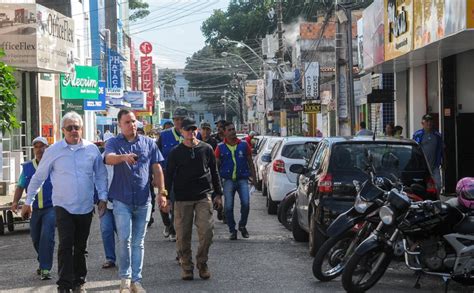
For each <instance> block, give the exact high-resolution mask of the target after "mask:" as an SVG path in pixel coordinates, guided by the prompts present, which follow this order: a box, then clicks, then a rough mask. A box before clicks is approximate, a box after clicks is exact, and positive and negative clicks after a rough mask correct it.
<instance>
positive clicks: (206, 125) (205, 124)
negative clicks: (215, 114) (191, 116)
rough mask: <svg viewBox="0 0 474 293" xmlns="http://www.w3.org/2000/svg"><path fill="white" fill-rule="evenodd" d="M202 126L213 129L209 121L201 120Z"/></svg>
mask: <svg viewBox="0 0 474 293" xmlns="http://www.w3.org/2000/svg"><path fill="white" fill-rule="evenodd" d="M202 128H209V129H212V128H211V124H210V123H209V122H201V129H202Z"/></svg>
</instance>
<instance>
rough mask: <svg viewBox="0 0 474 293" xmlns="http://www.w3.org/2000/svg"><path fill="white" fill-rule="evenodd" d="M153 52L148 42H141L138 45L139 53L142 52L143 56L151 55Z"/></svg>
mask: <svg viewBox="0 0 474 293" xmlns="http://www.w3.org/2000/svg"><path fill="white" fill-rule="evenodd" d="M152 50H153V47H152V46H151V44H150V42H143V43H141V44H140V52H142V53H143V54H145V55H148V54H150V53H151V51H152Z"/></svg>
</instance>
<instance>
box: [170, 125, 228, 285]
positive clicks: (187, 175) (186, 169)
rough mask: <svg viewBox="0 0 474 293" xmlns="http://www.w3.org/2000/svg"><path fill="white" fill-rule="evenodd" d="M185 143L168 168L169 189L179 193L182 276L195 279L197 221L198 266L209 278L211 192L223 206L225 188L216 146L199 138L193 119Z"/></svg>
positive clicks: (185, 130) (203, 276)
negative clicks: (221, 177)
mask: <svg viewBox="0 0 474 293" xmlns="http://www.w3.org/2000/svg"><path fill="white" fill-rule="evenodd" d="M181 133H182V134H183V138H184V140H183V142H182V143H180V144H179V145H178V146H177V147H175V148H174V149H173V150H171V152H170V153H169V157H168V165H167V167H166V176H165V178H166V180H165V181H166V188H167V189H168V190H173V192H174V196H175V207H174V209H175V210H174V212H175V228H176V232H177V242H176V247H177V250H178V255H179V257H180V263H181V278H182V279H183V280H192V279H193V278H194V275H193V270H194V264H193V261H192V251H191V236H192V228H193V220H194V223H195V225H196V227H197V232H198V237H199V247H198V251H197V254H196V265H197V268H198V270H199V276H200V277H201V279H209V278H210V276H211V274H210V272H209V268H208V266H207V260H208V253H209V247H210V246H211V243H212V237H213V228H214V224H213V221H212V208H213V205H212V201H211V194H214V195H215V198H214V204H216V205H222V187H221V183H220V178H219V174H218V171H217V166H216V159H215V157H214V152H213V149H212V148H211V146H210V145H208V144H206V143H203V142H202V141H199V140H198V139H197V125H196V122H195V121H194V120H193V119H191V118H185V119H184V120H183V122H182V129H181Z"/></svg>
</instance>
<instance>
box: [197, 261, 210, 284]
mask: <svg viewBox="0 0 474 293" xmlns="http://www.w3.org/2000/svg"><path fill="white" fill-rule="evenodd" d="M197 268H198V270H199V277H201V279H203V280H207V279H209V278H210V277H211V272H209V268H208V267H207V263H202V264H198V265H197Z"/></svg>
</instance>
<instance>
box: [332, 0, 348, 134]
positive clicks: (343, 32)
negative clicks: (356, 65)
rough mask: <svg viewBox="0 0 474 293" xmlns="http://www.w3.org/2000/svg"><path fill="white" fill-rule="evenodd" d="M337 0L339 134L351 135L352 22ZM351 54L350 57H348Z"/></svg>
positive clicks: (337, 121) (337, 122)
mask: <svg viewBox="0 0 474 293" xmlns="http://www.w3.org/2000/svg"><path fill="white" fill-rule="evenodd" d="M338 2H339V1H337V0H336V4H335V5H336V7H335V11H336V16H337V17H336V19H337V26H336V44H335V45H336V46H335V49H336V52H335V53H336V103H337V108H336V113H337V119H336V124H337V127H336V128H337V130H336V131H337V135H342V136H350V135H351V134H352V125H351V115H350V109H351V106H352V105H350V88H351V87H352V86H351V85H350V83H351V82H352V80H351V78H350V77H351V76H352V75H351V76H350V75H349V71H351V73H352V67H349V63H352V62H349V59H352V51H351V52H349V48H348V47H349V46H348V43H349V42H352V24H351V23H350V22H349V18H348V17H347V15H346V11H345V10H344V9H343V7H341V5H340V4H338ZM348 56H350V57H348Z"/></svg>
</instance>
